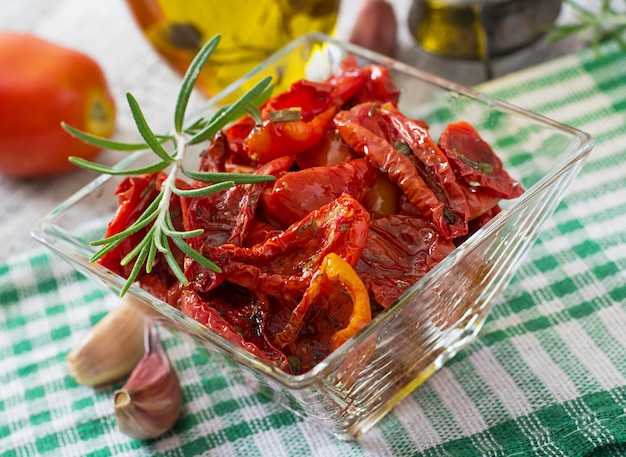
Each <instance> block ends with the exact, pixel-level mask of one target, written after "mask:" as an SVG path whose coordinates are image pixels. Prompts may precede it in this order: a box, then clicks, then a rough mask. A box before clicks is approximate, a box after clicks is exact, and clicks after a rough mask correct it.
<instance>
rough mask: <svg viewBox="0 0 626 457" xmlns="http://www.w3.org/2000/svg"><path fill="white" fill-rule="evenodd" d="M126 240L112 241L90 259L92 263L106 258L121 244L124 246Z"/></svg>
mask: <svg viewBox="0 0 626 457" xmlns="http://www.w3.org/2000/svg"><path fill="white" fill-rule="evenodd" d="M124 239H125V238H120V239H118V240H115V241H112V242H110V243H108V244H106V245H105V246H104V247H103V248H102V249H99V250H98V252H96V253H95V254H94V255H92V256H91V257H90V258H89V261H90V262H96V261H98V260H100V259H101V258H102V257H104V256H105V255H106V254H108V253H109V252H111V251H112V250H113V249H115V248H116V247H118V246H119V245H120V244H122V243H123V242H124Z"/></svg>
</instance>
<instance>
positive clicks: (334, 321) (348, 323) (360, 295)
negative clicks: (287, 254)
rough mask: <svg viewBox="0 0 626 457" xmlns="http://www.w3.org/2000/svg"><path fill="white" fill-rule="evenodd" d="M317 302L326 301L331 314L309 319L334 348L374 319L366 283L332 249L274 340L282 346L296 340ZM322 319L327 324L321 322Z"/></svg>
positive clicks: (331, 347)
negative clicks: (312, 320)
mask: <svg viewBox="0 0 626 457" xmlns="http://www.w3.org/2000/svg"><path fill="white" fill-rule="evenodd" d="M316 302H317V303H318V304H322V306H323V308H324V310H325V312H326V314H327V317H323V316H319V313H318V315H316V319H317V320H318V322H316V323H311V322H309V325H313V326H315V327H318V329H320V331H319V333H318V337H319V340H320V341H325V342H327V344H328V346H329V349H330V350H331V351H334V350H335V349H337V348H338V347H339V346H341V345H342V344H343V343H345V342H346V341H347V340H348V339H349V338H351V337H352V336H353V335H354V334H356V333H357V332H358V331H359V330H361V329H362V328H363V327H365V326H366V325H367V324H368V323H369V322H370V321H371V320H372V313H371V308H370V299H369V295H368V294H367V289H366V288H365V285H364V284H363V282H362V281H361V279H360V278H359V276H358V275H357V274H356V272H355V271H354V269H353V268H352V266H351V265H350V264H349V263H348V262H346V261H345V260H343V259H342V258H341V257H339V256H338V255H337V254H334V253H332V252H331V253H329V254H328V255H326V257H324V260H323V261H322V264H321V266H320V268H319V270H318V271H317V272H316V273H315V275H314V276H313V279H311V284H310V286H309V287H308V288H307V290H306V292H305V294H304V296H303V298H302V300H301V301H300V303H298V306H296V308H295V309H294V310H293V312H292V314H291V318H290V319H289V322H288V323H287V325H286V326H285V329H283V331H281V332H280V333H278V334H277V335H276V337H275V339H274V344H275V345H276V346H277V347H279V348H282V347H285V346H287V345H289V344H292V343H294V342H295V341H296V339H297V338H298V334H299V333H300V330H301V329H302V327H303V326H304V324H305V320H306V314H307V312H308V311H309V309H310V307H311V305H312V304H313V303H316ZM322 319H323V320H324V323H323V324H321V323H320V322H319V321H320V320H322ZM320 324H321V325H320Z"/></svg>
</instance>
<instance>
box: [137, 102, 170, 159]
mask: <svg viewBox="0 0 626 457" xmlns="http://www.w3.org/2000/svg"><path fill="white" fill-rule="evenodd" d="M126 99H127V100H128V106H129V107H130V111H131V113H132V114H133V119H135V124H137V129H138V130H139V133H140V134H141V136H142V138H143V139H144V140H145V141H146V143H147V144H148V146H150V149H152V151H154V153H155V154H156V155H158V156H159V157H160V158H161V159H162V160H164V161H165V162H167V163H172V162H173V161H174V159H173V158H172V156H171V155H169V153H168V152H167V151H166V150H165V148H163V146H161V142H160V141H159V139H158V138H157V137H156V135H155V134H154V132H152V129H151V128H150V126H149V125H148V122H147V121H146V118H145V117H144V115H143V113H142V111H141V107H140V106H139V103H137V100H136V99H135V97H134V96H133V94H131V93H130V92H128V93H127V94H126Z"/></svg>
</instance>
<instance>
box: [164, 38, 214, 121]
mask: <svg viewBox="0 0 626 457" xmlns="http://www.w3.org/2000/svg"><path fill="white" fill-rule="evenodd" d="M220 39H221V35H215V36H214V37H213V38H211V39H210V40H209V41H207V42H206V44H205V45H204V46H202V49H200V51H198V54H196V56H195V57H194V59H193V61H192V62H191V64H190V65H189V68H188V69H187V72H186V73H185V77H184V78H183V82H182V83H181V87H180V91H179V93H178V99H177V100H176V108H175V110H174V130H176V133H178V134H180V133H182V131H183V122H184V120H185V111H187V104H188V103H189V97H190V96H191V92H192V90H193V87H194V86H195V84H196V80H197V79H198V76H199V75H200V70H201V69H202V67H203V66H204V64H205V63H206V61H207V60H208V59H209V57H210V56H211V54H213V51H215V48H217V45H218V44H219V42H220Z"/></svg>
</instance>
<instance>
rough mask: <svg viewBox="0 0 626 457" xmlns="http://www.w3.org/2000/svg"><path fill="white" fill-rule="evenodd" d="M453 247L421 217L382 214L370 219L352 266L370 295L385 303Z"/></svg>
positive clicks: (391, 301)
mask: <svg viewBox="0 0 626 457" xmlns="http://www.w3.org/2000/svg"><path fill="white" fill-rule="evenodd" d="M454 248H455V246H454V244H452V242H450V241H446V240H445V239H443V237H441V235H440V234H439V232H438V230H437V228H436V227H435V226H434V225H433V224H432V222H430V221H428V220H426V219H425V218H424V217H420V216H401V215H392V216H386V217H381V218H378V219H372V221H371V222H370V226H369V232H368V236H367V241H366V242H365V248H364V249H363V253H362V254H361V258H360V259H359V262H358V263H357V264H356V267H355V270H356V272H357V273H358V274H359V276H360V277H361V279H362V280H363V282H364V283H365V286H366V287H367V289H368V291H369V292H370V294H371V295H372V297H373V298H374V299H375V300H376V301H377V302H378V303H379V304H380V305H382V306H383V307H388V306H389V305H391V304H392V303H393V302H394V301H395V300H396V299H397V298H398V297H399V296H400V295H401V294H402V293H404V292H405V291H406V290H407V289H408V288H409V287H410V286H412V285H413V284H415V282H417V281H418V280H419V279H421V278H422V277H423V276H424V275H425V274H426V273H428V271H430V270H431V269H432V268H433V267H434V266H435V265H437V264H438V263H439V262H441V260H443V259H444V258H445V257H446V256H447V255H448V254H449V253H450V252H452V250H453V249H454Z"/></svg>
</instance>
